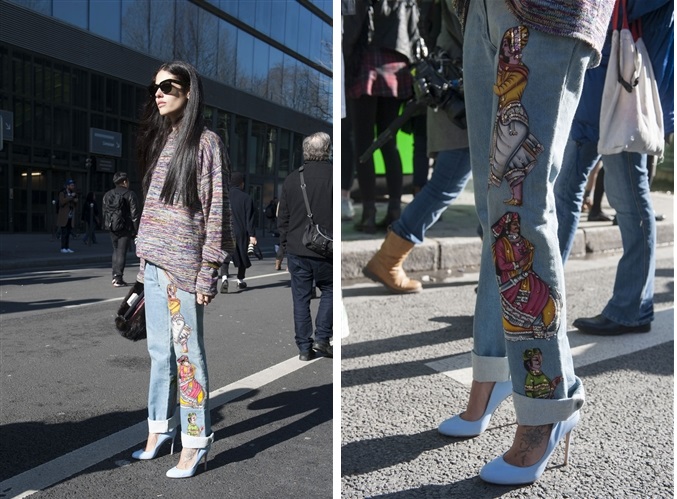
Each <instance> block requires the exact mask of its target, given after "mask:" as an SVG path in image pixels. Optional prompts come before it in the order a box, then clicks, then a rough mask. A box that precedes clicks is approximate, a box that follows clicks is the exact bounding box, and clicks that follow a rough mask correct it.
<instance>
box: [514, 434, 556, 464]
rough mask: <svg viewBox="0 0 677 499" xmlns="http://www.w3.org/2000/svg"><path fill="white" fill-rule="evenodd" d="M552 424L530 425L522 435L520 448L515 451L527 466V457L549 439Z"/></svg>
mask: <svg viewBox="0 0 677 499" xmlns="http://www.w3.org/2000/svg"><path fill="white" fill-rule="evenodd" d="M550 429H551V425H543V426H529V427H527V428H526V429H525V430H524V432H523V433H522V435H521V436H520V441H519V448H518V449H517V452H516V453H515V455H516V457H517V458H518V459H519V460H520V463H521V465H522V466H526V465H525V463H526V462H527V457H528V456H529V455H530V454H531V452H532V451H533V450H534V449H536V448H538V447H539V446H541V445H542V444H543V442H544V441H547V440H548V438H549V436H550Z"/></svg>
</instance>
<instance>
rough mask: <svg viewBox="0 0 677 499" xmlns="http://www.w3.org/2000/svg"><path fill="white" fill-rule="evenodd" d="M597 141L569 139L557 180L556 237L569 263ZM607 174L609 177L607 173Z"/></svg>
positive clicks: (561, 252) (561, 251) (595, 154)
mask: <svg viewBox="0 0 677 499" xmlns="http://www.w3.org/2000/svg"><path fill="white" fill-rule="evenodd" d="M599 158H600V155H599V154H598V153H597V144H596V143H594V142H588V141H580V142H579V141H575V140H571V139H569V141H568V142H567V146H566V149H565V150H564V161H563V162H562V171H560V173H559V176H558V177H557V181H556V182H555V204H556V207H557V221H558V227H557V237H558V238H559V250H560V254H561V255H562V262H563V263H566V261H567V260H568V259H569V254H570V253H571V248H572V246H573V244H574V237H575V236H576V229H578V222H579V220H580V218H581V208H582V207H583V194H584V193H585V184H586V182H587V180H588V175H590V172H591V171H592V169H593V168H594V167H595V165H596V164H597V161H599ZM604 173H605V176H606V172H604Z"/></svg>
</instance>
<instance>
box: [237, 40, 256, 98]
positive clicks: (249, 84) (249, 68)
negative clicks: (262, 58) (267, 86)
mask: <svg viewBox="0 0 677 499" xmlns="http://www.w3.org/2000/svg"><path fill="white" fill-rule="evenodd" d="M253 66H254V37H253V36H251V35H250V34H248V33H245V32H244V31H239V32H238V34H237V65H236V66H235V85H236V86H237V88H239V89H242V90H245V91H247V92H251V91H252V90H253V89H254V81H253V76H254V75H253Z"/></svg>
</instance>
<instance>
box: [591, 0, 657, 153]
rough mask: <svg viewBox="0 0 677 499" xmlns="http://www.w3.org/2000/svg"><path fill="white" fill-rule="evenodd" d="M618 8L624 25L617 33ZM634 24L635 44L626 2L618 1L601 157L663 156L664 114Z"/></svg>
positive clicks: (601, 119)
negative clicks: (638, 154)
mask: <svg viewBox="0 0 677 499" xmlns="http://www.w3.org/2000/svg"><path fill="white" fill-rule="evenodd" d="M621 8H622V9H623V21H622V22H623V24H622V27H621V29H618V20H619V11H620V9H621ZM637 22H638V23H640V24H639V25H638V26H637V30H636V31H635V33H636V35H637V41H635V38H634V37H633V32H632V31H631V30H630V29H629V27H628V19H627V13H626V7H625V0H617V1H616V7H615V10H614V14H613V17H612V28H613V32H612V35H611V54H610V56H609V66H608V68H607V72H606V79H605V80H604V92H603V94H602V109H601V112H600V117H599V142H598V144H597V152H599V153H600V154H618V153H621V152H638V153H642V154H650V155H653V156H662V155H663V147H664V142H665V139H664V128H663V111H662V108H661V103H660V99H659V96H658V87H657V85H656V79H655V77H654V73H653V68H652V67H651V61H650V60H649V55H648V53H647V49H646V46H645V45H644V41H643V40H642V38H641V21H637ZM633 24H634V23H633Z"/></svg>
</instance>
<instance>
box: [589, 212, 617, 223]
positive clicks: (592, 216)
mask: <svg viewBox="0 0 677 499" xmlns="http://www.w3.org/2000/svg"><path fill="white" fill-rule="evenodd" d="M588 222H611V217H610V216H609V215H607V214H606V213H604V212H603V211H596V212H592V211H591V212H590V213H588Z"/></svg>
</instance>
